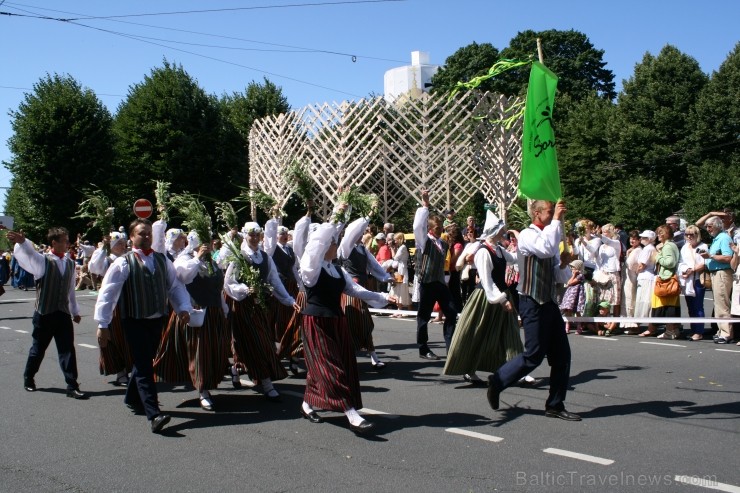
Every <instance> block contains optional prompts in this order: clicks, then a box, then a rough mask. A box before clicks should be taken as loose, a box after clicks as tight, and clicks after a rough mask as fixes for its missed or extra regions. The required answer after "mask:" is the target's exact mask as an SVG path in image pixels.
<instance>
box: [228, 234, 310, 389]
mask: <svg viewBox="0 0 740 493" xmlns="http://www.w3.org/2000/svg"><path fill="white" fill-rule="evenodd" d="M242 233H243V234H244V235H245V239H244V241H242V244H241V249H240V252H239V254H238V255H240V256H241V259H238V258H234V259H232V260H231V262H230V263H229V267H228V269H226V283H225V286H224V291H225V292H226V294H227V295H228V296H229V298H230V300H229V309H230V315H229V316H230V322H231V330H232V345H233V353H234V364H235V365H238V364H242V365H244V366H245V367H246V368H247V373H249V376H250V377H252V378H253V379H256V380H258V381H259V384H260V385H261V388H262V392H263V393H264V395H265V397H266V398H267V399H268V400H270V401H275V402H276V401H279V400H280V394H279V393H278V391H277V390H276V389H275V387H274V386H273V384H272V383H273V382H274V381H277V380H282V379H284V378H285V377H287V376H288V375H287V373H286V372H285V369H284V368H283V366H282V365H281V364H280V360H279V359H278V357H277V354H276V352H275V343H274V336H273V331H272V330H271V329H270V326H269V321H268V318H267V304H266V303H267V302H266V296H267V295H268V294H267V293H265V290H267V289H269V290H271V291H272V296H275V297H276V298H277V299H278V301H279V302H280V303H282V304H284V305H288V306H293V307H294V309H296V310H299V309H300V307H299V306H298V305H297V304H296V301H295V298H293V297H292V296H291V295H290V294H288V292H287V291H286V290H285V287H284V286H283V283H282V282H281V281H280V277H279V276H278V272H277V268H276V267H275V262H273V261H272V258H270V256H268V255H267V254H266V253H264V252H263V251H262V250H261V249H260V238H261V235H262V228H261V227H260V225H259V224H257V223H256V222H247V223H245V224H244V227H243V228H242ZM242 260H243V261H244V262H242ZM255 269H256V272H255ZM252 273H255V277H252V276H251V274H252Z"/></svg>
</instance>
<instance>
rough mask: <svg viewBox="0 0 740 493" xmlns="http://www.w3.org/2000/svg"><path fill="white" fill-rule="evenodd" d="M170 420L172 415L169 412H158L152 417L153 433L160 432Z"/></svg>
mask: <svg viewBox="0 0 740 493" xmlns="http://www.w3.org/2000/svg"><path fill="white" fill-rule="evenodd" d="M169 422H170V416H169V415H168V414H157V415H156V416H154V419H152V433H159V432H160V431H162V428H164V425H166V424H167V423H169Z"/></svg>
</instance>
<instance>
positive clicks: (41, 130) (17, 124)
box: [4, 74, 113, 238]
mask: <svg viewBox="0 0 740 493" xmlns="http://www.w3.org/2000/svg"><path fill="white" fill-rule="evenodd" d="M9 114H10V117H11V126H12V128H13V132H14V133H13V135H12V136H11V137H10V139H9V140H8V144H9V148H10V152H11V153H12V157H11V161H10V162H7V163H4V165H5V166H6V167H7V169H8V170H9V171H10V172H11V173H12V175H13V179H12V182H11V190H10V192H9V193H8V197H7V198H8V201H7V204H6V210H7V212H8V213H9V214H11V215H13V216H14V217H15V218H16V224H17V227H18V228H23V229H24V230H25V231H26V232H27V233H29V234H30V235H33V236H34V237H36V238H38V237H42V236H43V235H45V233H46V230H47V229H48V228H49V227H51V226H65V227H67V228H69V229H70V233H71V234H72V232H81V231H84V230H86V229H87V228H86V226H85V224H83V222H84V221H83V220H81V219H77V220H72V219H70V218H71V217H72V216H74V215H75V211H76V210H77V206H78V204H79V203H80V202H81V201H82V200H84V196H83V193H82V189H83V188H86V187H88V186H89V185H90V184H91V183H95V184H98V185H100V186H103V185H104V184H107V183H108V180H109V179H110V169H111V163H112V161H113V141H112V134H111V124H112V118H111V115H110V113H109V112H108V110H107V109H106V108H105V106H104V105H103V104H102V103H101V102H100V100H98V98H97V97H96V96H95V94H94V93H93V91H92V90H90V89H86V88H83V87H82V86H81V85H80V84H79V83H78V82H77V81H76V80H75V79H74V78H73V77H71V76H69V75H64V76H63V75H58V74H54V75H48V74H47V75H46V77H44V78H42V79H40V80H39V81H38V82H37V83H36V84H34V86H33V92H31V93H27V94H26V95H25V98H24V100H23V102H21V104H20V105H19V107H18V110H16V111H10V113H9Z"/></svg>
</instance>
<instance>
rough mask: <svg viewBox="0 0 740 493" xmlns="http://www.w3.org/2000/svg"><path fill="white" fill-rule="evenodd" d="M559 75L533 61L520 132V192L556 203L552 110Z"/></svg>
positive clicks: (557, 188) (559, 194) (557, 175)
mask: <svg viewBox="0 0 740 493" xmlns="http://www.w3.org/2000/svg"><path fill="white" fill-rule="evenodd" d="M557 85H558V76H557V75H555V74H554V73H552V72H551V71H550V70H548V69H547V67H545V66H544V65H542V64H541V63H539V62H533V63H532V69H531V70H530V72H529V87H528V88H527V103H526V108H525V109H524V131H523V132H522V174H521V178H520V179H519V195H521V196H523V197H526V198H528V199H532V200H550V201H553V202H556V201H557V200H558V199H560V198H561V197H562V191H561V189H560V172H559V171H558V157H557V154H556V153H555V133H554V132H553V129H552V109H553V104H554V102H555V89H556V88H557Z"/></svg>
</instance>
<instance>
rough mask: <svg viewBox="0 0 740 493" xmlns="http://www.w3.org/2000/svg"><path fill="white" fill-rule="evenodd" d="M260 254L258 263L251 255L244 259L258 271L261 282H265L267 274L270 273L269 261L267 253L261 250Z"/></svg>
mask: <svg viewBox="0 0 740 493" xmlns="http://www.w3.org/2000/svg"><path fill="white" fill-rule="evenodd" d="M261 254H262V262H260V263H259V264H258V263H257V262H255V261H253V260H252V258H251V257H246V259H247V262H249V264H250V265H251V266H252V267H256V268H257V270H258V271H260V281H262V283H263V284H267V276H268V275H269V274H270V262H269V261H268V260H267V254H266V253H265V252H261Z"/></svg>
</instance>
